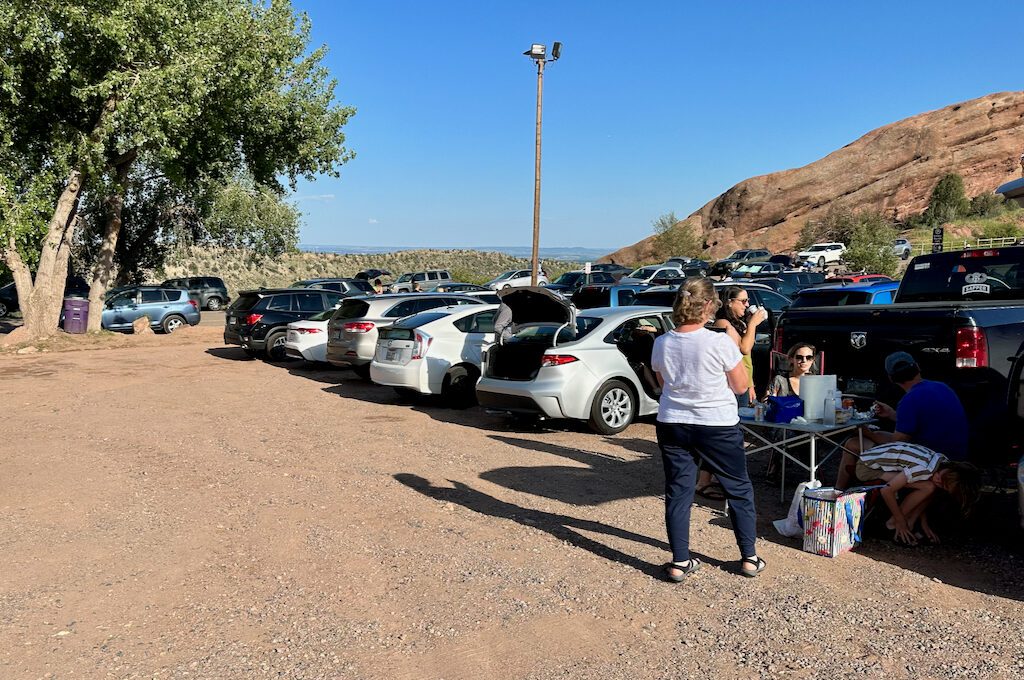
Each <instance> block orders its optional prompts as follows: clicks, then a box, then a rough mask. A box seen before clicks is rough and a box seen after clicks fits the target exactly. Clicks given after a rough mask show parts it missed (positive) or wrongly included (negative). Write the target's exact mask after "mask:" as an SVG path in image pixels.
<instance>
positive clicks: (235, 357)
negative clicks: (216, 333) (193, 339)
mask: <svg viewBox="0 0 1024 680" xmlns="http://www.w3.org/2000/svg"><path fill="white" fill-rule="evenodd" d="M206 353H207V354H209V355H210V356H212V357H217V358H218V359H229V360H231V361H256V357H251V356H249V355H248V354H246V353H245V352H244V351H242V348H241V347H210V348H209V349H207V350H206Z"/></svg>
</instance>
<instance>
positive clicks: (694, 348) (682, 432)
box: [651, 277, 765, 582]
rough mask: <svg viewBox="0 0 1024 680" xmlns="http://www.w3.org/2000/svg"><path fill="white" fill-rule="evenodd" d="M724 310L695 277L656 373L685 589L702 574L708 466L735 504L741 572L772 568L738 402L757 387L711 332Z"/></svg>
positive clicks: (672, 572)
mask: <svg viewBox="0 0 1024 680" xmlns="http://www.w3.org/2000/svg"><path fill="white" fill-rule="evenodd" d="M720 304H721V302H720V300H719V298H718V295H717V294H716V293H715V288H714V286H713V285H712V284H711V282H710V281H709V280H708V279H706V278H696V277H694V278H688V279H686V280H685V281H684V282H683V284H682V285H681V286H680V287H679V292H678V293H677V294H676V299H675V303H674V304H673V305H672V321H673V323H675V324H676V327H675V328H674V329H673V330H671V331H669V332H668V333H665V334H664V335H662V336H661V337H659V338H658V339H657V341H656V342H655V343H654V352H653V355H652V357H651V366H652V368H653V369H654V370H655V371H656V372H657V375H658V382H659V383H660V384H661V386H662V392H661V400H660V403H659V408H658V422H657V432H658V447H659V448H660V449H661V457H662V463H663V464H664V467H665V525H666V528H667V529H668V540H669V545H670V546H671V548H672V562H671V563H670V564H666V565H665V575H666V576H667V578H668V579H669V580H671V581H675V582H679V581H682V580H683V579H685V578H686V577H687V576H688V575H689V574H692V573H693V572H695V571H696V570H697V569H698V568H699V567H700V561H699V560H697V559H696V558H691V556H690V506H691V505H692V504H693V494H694V490H695V487H696V481H697V469H698V465H699V463H700V461H701V460H703V462H704V465H705V466H706V467H707V468H708V469H709V470H710V471H711V472H712V473H713V474H714V475H715V477H717V478H718V481H719V482H720V483H721V485H722V488H723V490H724V491H725V497H726V498H727V499H728V501H729V516H730V518H731V519H732V526H733V532H734V533H735V534H736V543H737V545H739V548H740V557H741V560H740V573H741V574H743V575H744V576H757V575H758V574H760V573H761V572H762V571H764V568H765V562H764V560H762V559H761V558H760V557H758V556H757V552H756V551H755V549H754V542H755V538H756V525H757V514H756V512H755V509H754V488H753V485H752V484H751V483H750V477H749V475H748V474H747V458H746V455H745V454H744V451H743V433H742V431H741V430H740V428H739V414H738V412H737V410H736V396H735V395H737V394H743V393H744V392H746V391H747V389H748V388H749V377H748V374H747V369H746V367H745V366H744V365H743V355H742V354H741V353H740V351H739V348H738V347H737V346H736V343H735V342H734V341H733V340H732V339H731V338H730V337H729V336H728V335H726V334H725V333H717V332H715V331H711V330H708V329H707V328H705V327H704V324H706V323H707V322H708V321H709V320H710V319H712V318H714V315H715V311H716V310H717V309H718V306H719V305H720Z"/></svg>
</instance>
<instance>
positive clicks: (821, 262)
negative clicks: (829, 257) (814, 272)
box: [818, 255, 825, 269]
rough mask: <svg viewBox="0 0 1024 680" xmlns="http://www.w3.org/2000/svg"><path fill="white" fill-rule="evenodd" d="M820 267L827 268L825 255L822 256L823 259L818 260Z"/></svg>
mask: <svg viewBox="0 0 1024 680" xmlns="http://www.w3.org/2000/svg"><path fill="white" fill-rule="evenodd" d="M818 266H819V267H821V268H822V269H824V268H825V256H824V255H822V256H821V257H819V258H818Z"/></svg>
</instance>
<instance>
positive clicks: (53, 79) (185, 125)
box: [0, 0, 354, 336]
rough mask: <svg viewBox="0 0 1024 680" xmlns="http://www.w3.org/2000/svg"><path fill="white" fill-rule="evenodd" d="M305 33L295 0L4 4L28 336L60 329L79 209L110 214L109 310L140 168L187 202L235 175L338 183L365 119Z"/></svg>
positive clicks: (1, 218) (11, 205)
mask: <svg viewBox="0 0 1024 680" xmlns="http://www.w3.org/2000/svg"><path fill="white" fill-rule="evenodd" d="M309 30H310V26H309V22H308V20H307V19H305V18H304V17H298V16H296V14H295V13H294V12H293V10H292V7H291V5H290V3H289V2H287V0H270V1H269V2H266V3H252V2H249V1H248V0H80V1H79V2H76V3H58V2H52V1H51V0H36V1H35V2H28V1H27V0H5V1H4V2H2V3H0V249H2V255H3V259H4V261H5V262H6V263H7V265H8V266H9V267H10V269H11V270H12V272H13V273H14V278H15V281H16V283H17V286H18V296H19V300H20V301H21V307H22V310H23V312H24V315H25V328H26V331H27V332H28V333H29V334H30V335H31V336H42V335H46V334H49V333H51V332H53V329H54V328H55V327H56V321H57V317H58V315H59V310H60V297H61V293H62V292H63V291H62V284H63V281H64V276H65V273H66V271H67V265H68V257H69V254H70V248H71V244H72V243H73V242H74V240H75V236H76V232H77V231H78V229H79V226H80V224H81V215H80V214H79V204H80V203H82V202H83V201H84V202H85V203H87V204H89V205H91V206H93V207H94V208H95V207H96V206H101V207H99V208H95V209H94V210H93V214H94V215H97V216H99V215H102V216H103V218H104V220H105V223H104V224H103V225H102V237H101V239H100V242H99V244H98V248H97V249H96V250H95V256H96V261H95V263H94V266H93V271H92V278H93V281H92V289H91V291H90V296H89V297H90V302H91V303H92V304H93V305H95V306H96V307H98V306H99V305H100V304H101V303H102V297H103V293H104V291H105V289H106V287H107V285H108V284H109V282H110V280H111V276H112V273H113V270H114V264H115V256H116V253H117V248H118V240H119V236H120V233H121V229H122V225H123V220H124V218H125V217H126V216H127V215H126V214H125V207H126V199H127V197H128V196H129V194H130V190H131V189H132V184H133V183H134V182H137V181H139V173H136V172H135V170H136V169H137V168H139V167H142V168H146V169H147V170H149V171H152V172H154V173H155V174H156V175H157V176H158V177H160V178H163V179H165V180H166V182H167V184H168V185H169V186H171V187H174V188H175V190H177V191H180V192H184V193H189V191H190V189H189V187H190V185H193V184H194V183H196V182H211V183H212V182H215V181H216V180H217V179H218V178H224V177H230V176H233V175H234V174H235V173H237V172H238V171H239V170H240V169H244V170H245V171H246V172H247V173H248V174H249V175H250V176H251V177H252V178H253V180H254V182H255V183H256V185H258V186H261V187H268V188H270V190H272V191H275V192H283V191H284V190H285V188H286V186H292V187H294V184H295V182H296V180H297V179H298V178H299V177H306V178H309V179H312V178H314V177H315V176H316V175H318V174H323V173H329V174H337V172H338V169H339V167H340V166H341V165H342V164H343V163H345V162H346V161H348V160H349V159H350V158H351V157H352V154H351V152H349V151H348V150H347V149H346V148H345V147H344V139H345V138H344V135H343V133H342V127H343V126H344V125H345V123H346V122H347V121H348V119H349V118H350V117H351V116H352V115H353V113H354V111H353V110H352V109H351V108H348V107H344V106H340V105H338V104H337V103H335V101H334V95H333V90H334V82H333V81H332V80H331V79H330V78H329V77H328V74H327V72H326V70H325V68H324V67H323V66H322V63H321V62H322V60H323V57H324V55H325V49H324V48H319V49H316V50H313V51H312V52H309V51H308V46H309ZM143 191H145V189H143ZM33 269H35V271H36V273H35V279H34V280H33V278H32V274H31V271H32V270H33ZM94 308H95V307H94ZM99 316H100V315H99V314H93V315H90V327H91V328H96V327H98V319H99ZM93 319H96V320H97V321H96V324H93V323H92V320H93Z"/></svg>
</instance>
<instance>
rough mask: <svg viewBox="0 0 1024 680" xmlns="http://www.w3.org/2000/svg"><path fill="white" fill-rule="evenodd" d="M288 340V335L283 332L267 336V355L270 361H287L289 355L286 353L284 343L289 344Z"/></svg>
mask: <svg viewBox="0 0 1024 680" xmlns="http://www.w3.org/2000/svg"><path fill="white" fill-rule="evenodd" d="M287 340H288V335H287V334H286V333H284V332H281V331H278V332H277V333H271V334H270V335H268V336H267V349H266V355H267V359H268V360H269V361H284V360H285V358H286V357H287V355H286V354H285V353H284V343H285V342H287Z"/></svg>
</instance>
